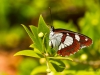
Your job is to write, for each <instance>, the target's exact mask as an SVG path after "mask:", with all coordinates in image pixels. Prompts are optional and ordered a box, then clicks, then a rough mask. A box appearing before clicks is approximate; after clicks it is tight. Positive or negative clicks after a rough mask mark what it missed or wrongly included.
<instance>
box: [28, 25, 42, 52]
mask: <svg viewBox="0 0 100 75" xmlns="http://www.w3.org/2000/svg"><path fill="white" fill-rule="evenodd" d="M30 29H31V31H32V33H33V35H34V38H35V40H34V46H35V47H36V48H37V49H38V50H41V49H42V43H41V41H40V38H39V37H38V32H37V27H35V26H33V25H31V26H30Z"/></svg>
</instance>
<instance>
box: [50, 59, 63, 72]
mask: <svg viewBox="0 0 100 75" xmlns="http://www.w3.org/2000/svg"><path fill="white" fill-rule="evenodd" d="M50 63H51V64H52V65H53V67H54V68H55V70H56V71H57V72H62V71H63V70H64V69H65V64H64V63H63V62H62V61H61V60H58V59H55V60H53V59H52V60H50Z"/></svg>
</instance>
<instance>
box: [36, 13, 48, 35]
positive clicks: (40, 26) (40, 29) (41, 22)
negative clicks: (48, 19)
mask: <svg viewBox="0 0 100 75" xmlns="http://www.w3.org/2000/svg"><path fill="white" fill-rule="evenodd" d="M40 32H43V33H44V34H45V33H47V34H49V28H48V27H47V25H46V23H45V22H44V20H43V17H42V16H41V15H40V17H39V22H38V33H40Z"/></svg>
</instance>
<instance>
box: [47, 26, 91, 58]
mask: <svg viewBox="0 0 100 75" xmlns="http://www.w3.org/2000/svg"><path fill="white" fill-rule="evenodd" d="M91 44H92V39H91V38H89V37H87V36H85V35H83V34H80V33H77V32H73V31H70V30H65V29H54V27H51V30H50V34H49V46H51V47H52V48H54V49H55V50H56V51H57V54H59V55H61V56H69V55H71V54H74V53H76V52H77V51H78V50H80V49H82V48H85V47H88V46H90V45H91Z"/></svg>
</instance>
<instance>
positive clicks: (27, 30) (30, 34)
mask: <svg viewBox="0 0 100 75" xmlns="http://www.w3.org/2000/svg"><path fill="white" fill-rule="evenodd" d="M22 26H23V27H24V29H25V30H26V32H27V33H28V35H29V37H30V38H31V39H32V41H33V42H34V40H35V38H34V36H33V34H32V33H31V32H30V31H29V29H28V28H27V27H26V26H25V25H23V24H22Z"/></svg>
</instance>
